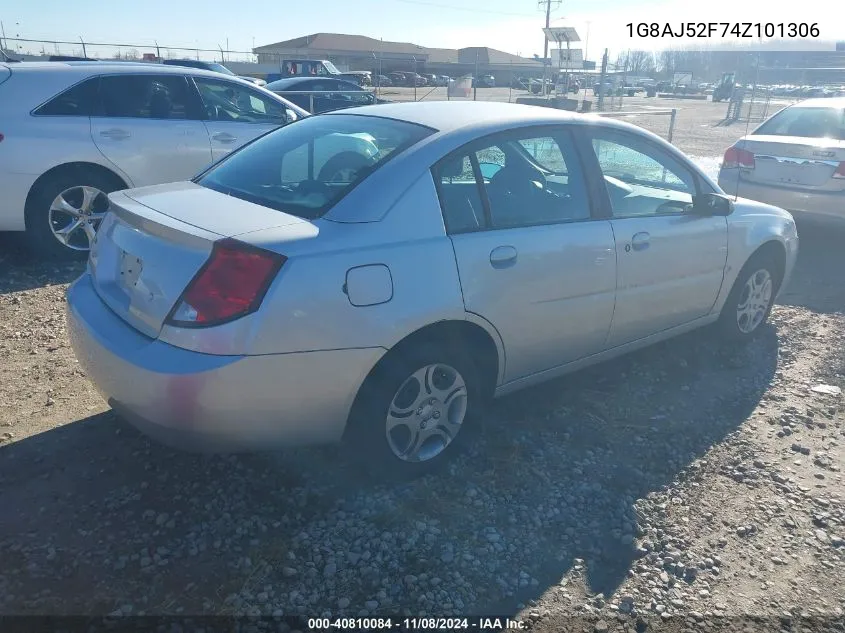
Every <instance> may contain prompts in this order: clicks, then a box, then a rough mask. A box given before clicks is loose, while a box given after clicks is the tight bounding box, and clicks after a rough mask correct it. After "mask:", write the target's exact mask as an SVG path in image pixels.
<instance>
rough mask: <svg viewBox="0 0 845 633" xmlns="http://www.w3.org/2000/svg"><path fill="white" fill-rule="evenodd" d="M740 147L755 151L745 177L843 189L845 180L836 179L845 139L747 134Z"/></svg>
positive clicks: (794, 185)
mask: <svg viewBox="0 0 845 633" xmlns="http://www.w3.org/2000/svg"><path fill="white" fill-rule="evenodd" d="M737 146H738V147H740V148H742V149H745V150H747V151H749V152H751V153H752V154H754V169H748V170H746V169H743V170H741V173H740V178H741V179H742V180H747V181H749V182H755V183H759V184H770V185H780V186H785V187H792V188H801V189H812V190H823V191H842V190H844V189H845V179H843V178H833V173H834V172H835V171H836V169H837V168H838V167H839V163H840V162H845V141H839V140H835V139H825V138H819V139H816V138H804V137H797V136H764V135H761V136H747V137H745V139H743V140H742V141H741V142H740V143H739V144H737Z"/></svg>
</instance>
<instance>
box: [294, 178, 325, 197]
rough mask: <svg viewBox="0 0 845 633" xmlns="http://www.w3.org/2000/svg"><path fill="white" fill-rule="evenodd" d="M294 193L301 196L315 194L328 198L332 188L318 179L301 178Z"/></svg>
mask: <svg viewBox="0 0 845 633" xmlns="http://www.w3.org/2000/svg"><path fill="white" fill-rule="evenodd" d="M296 193H298V194H299V195H302V196H309V195H313V194H317V195H321V196H325V197H326V198H329V197H331V195H332V190H331V187H329V186H328V185H327V184H326V183H324V182H320V181H319V180H303V181H302V182H300V183H299V184H298V185H297V186H296Z"/></svg>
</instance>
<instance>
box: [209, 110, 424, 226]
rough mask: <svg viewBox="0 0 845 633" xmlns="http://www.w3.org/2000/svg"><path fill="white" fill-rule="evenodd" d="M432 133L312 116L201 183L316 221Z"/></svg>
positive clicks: (236, 156) (399, 124)
mask: <svg viewBox="0 0 845 633" xmlns="http://www.w3.org/2000/svg"><path fill="white" fill-rule="evenodd" d="M431 133H432V130H431V129H429V128H426V127H422V126H419V125H415V124H412V123H407V122H404V121H396V120H393V119H383V118H380V117H373V116H361V115H350V114H343V115H334V114H333V115H323V116H315V117H308V118H306V119H302V120H300V121H297V122H296V123H294V124H291V125H288V126H286V127H283V128H281V129H279V130H276V131H275V132H271V133H270V134H267V135H266V136H263V137H261V138H259V139H258V140H257V141H255V142H254V143H251V144H250V145H247V146H246V147H244V148H243V149H241V150H240V151H238V152H235V153H233V154H232V155H231V156H230V157H229V158H228V159H226V160H224V161H223V162H221V163H220V164H218V165H217V166H216V167H213V168H212V169H211V170H210V171H208V172H206V173H205V174H204V175H201V176H200V177H199V178H198V179H197V180H196V182H197V183H198V184H200V185H202V186H203V187H207V188H209V189H213V190H215V191H219V192H221V193H225V194H227V195H230V196H234V197H236V198H240V199H242V200H247V201H249V202H254V203H256V204H260V205H263V206H266V207H270V208H271V209H276V210H278V211H284V212H285V213H290V214H292V215H296V216H298V217H301V218H305V219H313V218H316V217H319V216H321V215H322V214H324V213H325V212H326V211H328V209H329V208H330V207H331V206H332V205H334V204H336V203H337V202H338V201H339V200H340V199H341V198H343V196H345V195H346V194H347V193H348V192H349V191H351V190H352V189H353V188H354V187H355V186H356V185H358V183H360V182H361V181H362V180H364V178H366V177H367V176H368V175H369V174H371V173H372V172H373V171H375V170H376V169H378V168H379V167H381V166H382V165H383V164H384V163H385V162H387V161H388V160H390V158H391V157H393V156H395V155H396V154H398V153H399V152H402V151H403V150H405V149H407V148H408V147H410V146H411V145H413V144H415V143H417V142H419V141H420V140H422V139H423V138H425V137H426V136H428V135H429V134H431Z"/></svg>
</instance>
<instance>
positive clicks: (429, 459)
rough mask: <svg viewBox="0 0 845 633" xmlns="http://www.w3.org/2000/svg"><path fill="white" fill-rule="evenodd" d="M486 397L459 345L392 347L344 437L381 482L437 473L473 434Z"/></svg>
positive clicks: (359, 400) (369, 380) (365, 388)
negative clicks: (432, 472) (406, 421)
mask: <svg viewBox="0 0 845 633" xmlns="http://www.w3.org/2000/svg"><path fill="white" fill-rule="evenodd" d="M483 394H484V391H483V389H482V383H481V380H480V374H479V371H478V368H477V367H476V365H475V363H474V362H473V361H472V359H471V358H470V356H469V355H468V354H467V353H466V352H465V351H464V350H463V349H462V348H461V347H460V346H452V345H450V346H446V345H444V344H438V343H428V344H425V345H419V346H414V347H410V348H405V349H394V350H392V351H390V352H388V354H387V356H385V357H384V358H383V359H382V361H381V362H380V363H379V364H378V366H377V367H376V368H375V369H374V370H373V372H372V373H371V374H370V376H368V378H367V379H366V381H365V382H364V384H363V385H362V386H361V389H360V391H359V393H358V396H357V397H356V399H355V404H354V405H353V407H352V411H351V413H350V417H349V423H348V425H347V434H346V438H345V439H346V445H347V447H348V450H350V451H351V457H352V459H353V461H356V462H358V463H359V464H360V465H362V466H363V467H364V469H365V470H366V471H367V472H368V473H369V474H370V475H372V476H375V477H376V478H378V479H380V480H384V479H389V480H392V481H395V480H409V479H414V478H417V477H420V476H422V475H424V474H426V473H429V472H431V471H433V470H436V469H438V468H440V467H442V466H443V465H444V464H445V463H447V462H448V461H450V460H451V459H452V458H454V456H455V455H456V454H458V453H459V452H460V450H461V448H462V446H464V445H465V442H466V441H467V439H468V438H469V437H471V436H472V434H473V429H472V427H473V426H474V422H475V421H476V420H477V418H478V416H479V414H480V412H481V410H482V408H483V405H484V397H483ZM444 395H445V396H446V397H443V396H444ZM394 413H395V415H394ZM405 420H408V422H409V423H405Z"/></svg>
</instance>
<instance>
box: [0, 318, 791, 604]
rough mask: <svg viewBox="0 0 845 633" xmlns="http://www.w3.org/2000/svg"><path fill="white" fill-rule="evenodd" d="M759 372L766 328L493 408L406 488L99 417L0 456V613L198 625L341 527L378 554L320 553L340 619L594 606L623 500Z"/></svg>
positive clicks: (626, 535) (304, 454)
mask: <svg viewBox="0 0 845 633" xmlns="http://www.w3.org/2000/svg"><path fill="white" fill-rule="evenodd" d="M777 364H778V342H777V336H776V333H775V330H774V328H772V327H767V328H766V330H765V331H763V332H762V333H761V336H760V337H759V338H758V339H756V340H755V341H754V342H753V343H752V344H750V345H749V346H747V347H744V348H741V349H733V350H726V349H724V348H723V347H721V346H719V345H716V344H715V343H714V341H713V339H712V336H710V335H709V334H691V335H687V336H684V337H681V338H679V339H676V340H674V341H671V342H667V343H663V344H660V345H657V346H655V347H653V348H650V349H648V350H644V351H642V352H638V353H635V354H632V355H630V356H628V357H624V358H622V359H619V360H615V361H612V362H608V363H604V364H602V365H599V366H596V367H594V368H591V369H588V370H585V371H582V372H579V373H577V374H574V375H572V376H570V377H567V378H564V379H560V380H556V381H552V382H550V383H548V384H545V385H542V386H540V387H536V388H532V389H529V390H526V391H524V392H522V393H519V394H516V395H513V396H509V397H507V398H503V399H501V400H499V401H497V402H496V403H495V405H494V406H493V407H491V410H490V412H489V415H488V416H486V417H485V419H484V423H483V425H481V426H480V428H478V429H477V430H476V432H475V434H474V436H473V438H472V440H473V441H471V442H470V443H469V447H468V448H467V449H466V452H465V454H464V455H463V456H459V459H457V460H456V461H455V463H453V464H452V465H450V467H449V468H447V469H445V470H444V471H443V472H440V473H437V474H433V475H429V476H427V477H424V478H422V479H419V480H416V481H412V482H405V483H384V482H382V483H378V482H374V481H372V480H371V479H369V478H366V477H364V476H362V475H360V474H359V473H358V471H357V470H356V468H355V466H354V465H353V464H352V463H350V462H348V461H347V460H346V459H345V458H344V457H343V453H342V451H341V450H340V449H339V448H336V447H329V448H319V449H301V450H290V451H284V452H280V453H265V454H254V455H238V456H204V455H191V454H185V453H179V452H175V451H171V450H169V449H167V448H164V447H161V446H159V445H157V444H154V443H152V442H150V441H148V440H147V439H146V438H144V437H142V436H141V435H140V434H139V433H137V432H136V431H135V430H134V429H132V428H131V427H129V426H127V425H125V424H123V423H122V422H120V421H119V420H117V419H116V418H115V416H114V415H113V414H112V413H111V412H106V413H102V414H98V415H95V416H91V417H88V418H86V419H83V420H79V421H76V422H71V423H69V424H66V425H64V426H60V427H57V428H55V429H53V430H50V431H47V432H45V433H42V434H40V435H37V436H33V437H29V438H26V439H22V440H20V441H17V442H15V443H13V444H11V445H7V446H6V447H4V448H0V508H2V511H0V551H3V552H4V564H3V566H2V570H0V595H5V596H7V598H6V602H5V604H4V602H3V599H1V598H0V613H3V612H11V613H68V612H70V613H89V614H105V613H109V612H111V611H112V610H114V609H115V608H117V607H119V606H120V605H121V604H123V603H127V602H128V603H130V604H134V605H136V606H135V609H136V612H137V610H138V609H140V608H142V607H141V605H145V610H146V612H147V613H156V614H157V613H167V612H170V613H173V610H174V609H176V608H181V609H183V610H184V611H183V612H184V613H209V612H220V610H221V609H223V610H224V611H225V609H226V608H230V609H231V608H235V607H236V606H237V604H239V603H237V602H235V603H234V604H235V606H234V607H233V606H232V603H228V604H227V605H223V606H221V605H222V603H223V600H224V598H225V597H226V596H227V595H229V594H231V593H237V592H239V591H242V590H243V589H244V588H254V587H256V586H257V587H262V586H265V587H266V586H273V587H278V588H280V591H281V594H282V595H284V596H287V595H288V594H289V592H296V591H300V592H301V593H305V589H306V587H309V588H310V590H313V589H314V582H315V580H314V579H313V578H312V577H310V576H307V575H306V576H305V577H304V578H303V577H302V576H291V575H290V574H289V573H288V572H287V571H286V569H287V568H286V566H285V563H286V562H287V561H288V559H287V556H289V555H290V554H291V553H293V552H295V553H296V560H297V561H298V562H297V563H296V565H297V566H299V565H301V564H303V561H306V562H305V563H304V564H306V565H307V567H305V568H301V567H300V572H299V573H302V571H307V572H308V573H312V574H313V573H316V574H317V581H316V582H318V585H320V586H321V583H323V582H324V581H323V578H322V574H320V573H319V571H320V569H321V566H322V565H324V564H325V560H326V558H325V554H320V553H321V552H323V553H324V552H327V551H332V550H335V549H337V548H338V547H339V545H338V539H340V541H341V542H342V547H344V548H346V547H348V548H350V551H354V550H355V547H356V544H357V542H356V539H355V538H354V537H353V536H354V535H356V534H359V533H358V532H350V531H351V530H352V527H350V525H349V524H351V523H352V522H353V518H354V519H355V520H357V521H358V522H359V523H360V524H361V525H363V526H365V527H366V529H367V530H368V531H369V532H370V533H372V534H373V538H374V539H375V540H376V541H378V540H379V536H378V535H379V534H380V533H382V532H384V533H387V534H390V535H392V536H391V537H390V538H391V539H392V540H390V545H389V547H390V548H391V551H392V553H393V562H392V563H388V562H387V561H388V560H389V559H390V557H386V558H385V559H383V561H382V559H381V555H380V554H379V555H378V556H377V557H375V558H374V559H373V560H372V561H369V562H368V563H367V564H365V563H364V562H363V561H361V560H355V561H354V562H353V561H351V560H349V559H344V558H339V559H337V568H338V570H339V571H338V573H341V572H342V571H344V570H345V571H346V572H349V570H350V569H352V570H354V573H355V576H356V583H355V586H353V587H350V586H348V585H347V587H346V589H345V590H346V591H347V593H346V594H345V595H346V596H347V598H348V599H350V600H351V604H352V606H353V607H355V609H353V611H352V614H353V615H354V614H356V613H357V609H360V608H361V606H362V605H363V604H364V603H365V602H366V601H367V600H370V599H371V598H372V596H373V595H375V594H376V593H377V592H378V591H379V590H383V591H386V592H387V594H386V595H387V598H386V599H385V600H383V601H382V602H385V603H386V602H387V601H388V600H392V603H391V604H392V605H395V606H396V607H403V608H404V607H407V608H410V609H411V610H412V612H413V611H415V610H416V609H417V608H419V603H418V602H415V600H413V599H412V598H411V594H410V593H409V590H408V588H407V581H406V580H404V579H406V578H407V576H408V575H409V574H415V575H417V576H420V577H423V576H422V574H428V575H429V577H435V576H436V577H438V578H439V579H440V585H439V588H438V590H439V591H445V592H447V594H448V595H453V596H464V598H463V599H462V600H463V602H462V603H459V602H458V600H457V599H456V600H455V605H460V604H464V605H465V606H466V608H467V609H468V608H470V607H472V608H473V611H474V612H490V611H491V610H492V611H495V612H497V613H500V614H503V615H504V614H508V613H512V614H515V613H516V612H517V610H518V608H519V607H518V605H519V604H520V603H525V602H527V601H529V600H531V599H533V598H537V597H539V596H540V595H541V594H542V593H543V592H544V591H546V590H547V589H549V588H550V587H553V586H554V585H555V584H557V583H558V582H559V581H560V578H561V576H562V575H564V574H566V573H567V571H569V570H570V569H571V568H572V567H573V566H574V567H575V569H576V570H580V573H582V574H583V575H584V578H585V584H586V585H587V586H588V588H589V590H590V591H592V592H596V593H602V594H604V595H605V596H610V595H611V594H613V592H614V591H615V590H616V588H617V587H618V586H619V584H620V583H621V582H622V580H623V579H624V578H625V577H626V576H627V574H628V573H629V572H630V570H631V569H632V565H633V564H634V562H635V561H636V559H637V558H638V556H639V554H638V551H637V541H636V540H635V539H636V537H637V536H638V535H639V534H640V531H639V530H640V527H639V525H638V519H637V515H636V511H635V508H634V503H635V501H637V500H638V499H641V498H643V497H645V496H647V495H648V494H649V493H650V492H653V491H659V490H662V489H664V488H665V486H667V485H668V484H670V483H671V482H672V481H674V480H676V479H677V478H679V477H680V478H683V477H684V476H685V474H686V473H689V472H690V471H691V469H694V466H693V463H694V461H695V460H696V459H697V458H699V457H701V456H703V455H705V454H706V453H707V451H708V450H710V449H711V448H712V447H713V446H714V445H717V444H718V443H719V442H721V441H722V440H723V439H724V438H725V437H726V436H728V435H729V434H730V433H732V432H734V431H735V430H736V429H737V428H738V427H739V425H741V424H742V422H743V421H745V420H746V418H747V417H748V415H749V414H750V413H751V411H752V410H753V409H754V407H755V406H756V404H757V402H758V401H759V400H760V398H761V396H762V395H763V393H764V392H765V390H766V388H767V387H768V385H769V384H770V382H771V380H772V378H773V377H774V375H775V371H776V368H777ZM338 516H341V517H345V518H342V519H340V520H339V519H338ZM420 524H422V525H426V526H432V527H429V528H426V529H434V527H433V526H435V525H436V526H437V527H436V530H437V534H439V535H442V536H438V537H436V538H433V537H432V536H431V535H430V534H425V535H423V536H420V534H419V530H420V529H423V528H419V527H418V526H419V525H420ZM327 526H333V527H327ZM415 526H416V527H415ZM303 533H308V534H310V536H309V537H308V538H306V539H305V540H304V541H303V538H304V537H303V536H302V535H303ZM493 533H495V534H497V535H498V536H495V537H494V536H491V534H493ZM382 538H385V539H386V538H387V537H384V536H383V537H382ZM358 540H360V539H358ZM409 543H411V544H412V545H409ZM384 547H388V545H387V544H385V545H384ZM163 551H165V552H167V554H162V552H163ZM321 556H322V557H321ZM467 556H468V557H469V558H467ZM453 557H454V558H453ZM460 557H463V558H460ZM245 558H249V559H250V561H251V562H250V563H249V566H250V568H246V569H245V568H244V566H243V565H244V564H245V563H244V559H245ZM309 560H310V561H311V562H310V563H309V562H307V561H309ZM145 561H146V565H145ZM373 561H375V562H373ZM379 561H382V562H379ZM288 564H292V563H288ZM152 569H155V573H152V572H151V570H152ZM450 569H451V570H459V571H460V575H459V576H453V575H452V571H450ZM71 578H73V582H68V581H69V580H70V579H71ZM385 579H386V580H385ZM467 579H469V585H470V589H467V588H466V583H467V582H468V580H467ZM338 582H339V581H338ZM302 583H304V584H302ZM309 583H310V584H309ZM355 587H357V588H355ZM282 590H283V591H282ZM255 591H260V589H255ZM10 595H11V596H13V597H12V599H11V600H10V599H9V598H8V596H10ZM251 595H253V596H254V595H255V594H254V593H253V594H251ZM291 595H292V594H291ZM173 596H176V597H175V598H174V597H173ZM286 601H287V599H285V602H286ZM212 603H213V604H212ZM284 606H285V609H286V613H296V612H297V611H296V608H295V605H294V604H293V603H291V604H285V605H284ZM336 607H337V605H336V600H335V601H334V602H332V603H325V604H323V603H321V602H320V601H319V598H317V602H316V603H310V604H308V605H307V607H299V608H300V612H301V613H302V614H309V613H310V614H313V613H319V612H322V611H323V610H325V609H335V610H336ZM385 610H386V611H387V612H396V611H397V610H398V609H394V608H388V607H385ZM455 610H456V611H457V612H459V611H460V609H459V607H458V606H455ZM431 612H433V613H437V609H436V608H434V609H431Z"/></svg>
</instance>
